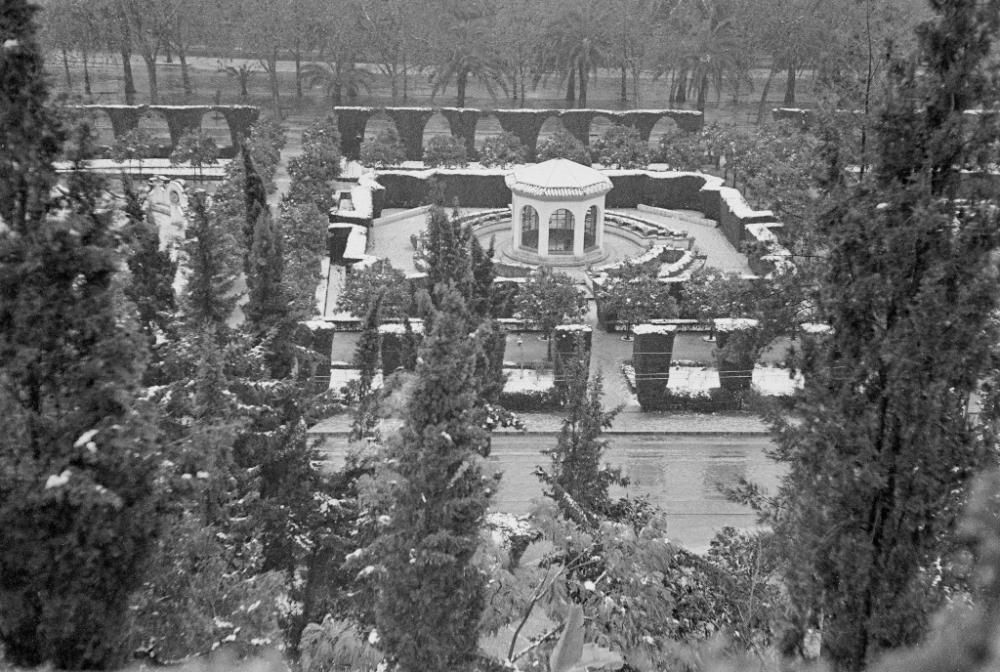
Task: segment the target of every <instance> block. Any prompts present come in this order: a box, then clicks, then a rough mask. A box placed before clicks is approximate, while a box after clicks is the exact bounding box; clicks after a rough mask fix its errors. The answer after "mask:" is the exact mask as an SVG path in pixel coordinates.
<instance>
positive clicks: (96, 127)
mask: <svg viewBox="0 0 1000 672" xmlns="http://www.w3.org/2000/svg"><path fill="white" fill-rule="evenodd" d="M84 115H85V116H86V117H87V120H88V121H89V122H90V127H91V128H92V129H93V131H94V133H95V134H96V135H97V138H96V140H95V144H97V146H98V147H110V146H111V145H113V144H115V138H116V137H117V136H116V134H115V127H114V125H113V124H112V123H111V117H110V116H109V115H108V114H107V111H106V110H102V109H100V108H95V107H91V108H85V109H84Z"/></svg>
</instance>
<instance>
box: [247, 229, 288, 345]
mask: <svg viewBox="0 0 1000 672" xmlns="http://www.w3.org/2000/svg"><path fill="white" fill-rule="evenodd" d="M249 264H250V265H249V272H248V273H247V289H248V292H249V301H248V302H247V304H246V306H245V307H244V312H245V313H246V316H247V320H248V321H249V322H250V325H251V327H252V328H253V329H255V330H256V331H258V332H263V331H264V330H266V329H268V328H269V327H274V326H277V325H279V324H280V323H282V321H283V320H284V319H285V318H286V317H287V316H288V296H287V292H286V291H285V285H284V282H283V276H284V265H285V259H284V251H283V240H282V236H281V230H280V228H279V227H278V225H277V223H276V222H275V221H274V220H273V219H272V218H271V213H270V212H269V211H268V210H266V209H265V210H263V211H261V213H260V215H259V216H258V217H257V225H256V226H255V227H254V232H253V248H252V249H251V250H250V261H249Z"/></svg>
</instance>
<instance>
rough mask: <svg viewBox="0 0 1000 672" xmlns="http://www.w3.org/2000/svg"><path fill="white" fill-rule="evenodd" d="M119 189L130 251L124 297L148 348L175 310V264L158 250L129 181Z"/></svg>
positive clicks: (155, 234) (152, 229)
mask: <svg viewBox="0 0 1000 672" xmlns="http://www.w3.org/2000/svg"><path fill="white" fill-rule="evenodd" d="M123 185H124V187H125V214H126V216H127V217H128V223H129V226H128V233H129V234H130V237H131V239H132V247H133V251H132V253H131V254H130V255H129V257H128V268H129V271H130V272H131V274H132V280H131V282H130V283H129V284H128V286H127V287H126V288H125V296H127V297H128V298H129V300H130V301H131V302H132V303H134V304H135V307H136V310H137V311H138V313H139V326H140V327H141V328H142V330H143V331H144V332H145V333H146V337H147V338H148V339H149V342H150V344H152V343H154V342H155V340H156V334H157V332H160V333H163V332H165V331H166V330H167V328H168V327H169V322H170V317H171V315H172V313H173V312H174V310H176V308H177V306H176V298H175V297H174V277H175V276H176V275H177V262H176V261H174V260H172V259H171V258H170V253H169V252H167V251H166V250H161V249H160V236H159V233H158V232H157V230H156V226H154V225H153V224H152V223H151V222H150V221H149V220H148V219H147V218H146V215H145V213H144V212H143V210H142V204H141V202H140V201H139V195H138V194H137V193H136V191H135V189H133V187H132V181H131V180H129V179H128V178H124V179H123Z"/></svg>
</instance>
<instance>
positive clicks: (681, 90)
mask: <svg viewBox="0 0 1000 672" xmlns="http://www.w3.org/2000/svg"><path fill="white" fill-rule="evenodd" d="M687 79H688V72H687V68H686V67H682V68H681V69H680V72H678V73H677V89H676V93H675V94H674V102H675V103H686V102H687V99H688V98H687V88H688V82H687Z"/></svg>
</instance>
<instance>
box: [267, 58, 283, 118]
mask: <svg viewBox="0 0 1000 672" xmlns="http://www.w3.org/2000/svg"><path fill="white" fill-rule="evenodd" d="M267 66H268V67H267V74H268V80H269V81H270V83H271V104H272V105H273V106H274V116H275V117H277V118H278V119H281V92H280V91H279V90H278V48H277V47H274V48H273V49H271V53H270V54H268V57H267Z"/></svg>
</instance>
